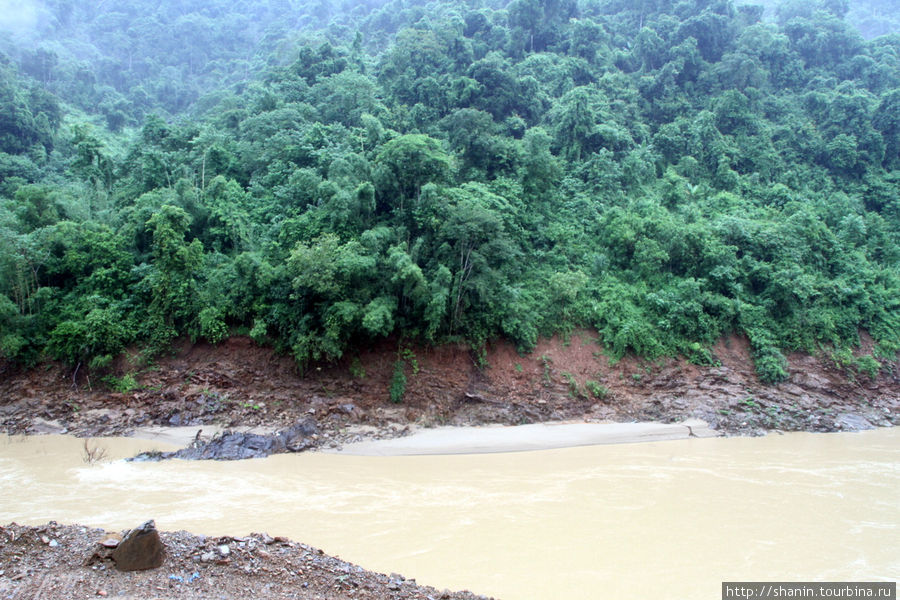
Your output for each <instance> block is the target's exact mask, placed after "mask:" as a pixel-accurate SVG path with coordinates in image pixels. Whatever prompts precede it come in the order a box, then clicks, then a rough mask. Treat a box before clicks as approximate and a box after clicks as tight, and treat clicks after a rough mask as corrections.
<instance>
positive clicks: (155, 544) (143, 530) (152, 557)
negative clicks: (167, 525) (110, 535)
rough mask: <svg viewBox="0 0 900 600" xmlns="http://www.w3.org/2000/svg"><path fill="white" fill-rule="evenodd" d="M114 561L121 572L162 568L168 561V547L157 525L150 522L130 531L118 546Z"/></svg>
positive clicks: (113, 554) (113, 556) (114, 552)
mask: <svg viewBox="0 0 900 600" xmlns="http://www.w3.org/2000/svg"><path fill="white" fill-rule="evenodd" d="M112 559H113V561H115V563H116V568H117V569H118V570H120V571H146V570H147V569H157V568H159V567H161V566H162V564H163V562H165V560H166V547H165V546H164V545H163V543H162V540H161V539H160V538H159V532H158V531H157V530H156V523H154V522H153V521H152V520H150V521H147V522H146V523H144V524H143V525H141V526H140V527H137V528H135V529H132V530H131V531H129V532H128V535H126V536H125V538H124V539H123V540H122V541H121V542H119V545H118V546H116V549H115V550H114V551H113V553H112Z"/></svg>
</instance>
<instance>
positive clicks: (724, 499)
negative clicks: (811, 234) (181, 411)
mask: <svg viewBox="0 0 900 600" xmlns="http://www.w3.org/2000/svg"><path fill="white" fill-rule="evenodd" d="M83 444H84V441H83V440H79V439H74V438H70V437H65V436H40V437H30V438H0V523H8V522H10V521H16V522H19V523H23V524H41V523H45V522H47V521H49V520H56V521H59V522H62V523H81V524H85V525H90V526H97V527H104V528H107V529H124V528H128V527H132V526H134V525H136V524H138V523H140V522H142V521H144V520H146V519H149V518H153V519H156V522H157V526H158V527H160V528H161V529H167V530H176V529H187V530H190V531H193V532H196V533H205V534H211V535H225V534H228V535H244V534H247V533H250V532H254V531H257V532H261V531H267V532H269V533H270V534H272V535H285V536H289V537H291V538H293V539H296V540H299V541H303V542H306V543H308V544H311V545H314V546H317V547H320V548H322V549H323V550H325V551H327V552H329V553H332V554H337V555H339V556H341V557H342V558H344V559H347V560H350V561H353V562H356V563H359V564H361V565H362V566H364V567H366V568H369V569H372V570H375V571H380V572H385V573H391V572H399V573H403V574H404V575H406V576H408V577H415V578H416V579H417V580H418V581H419V582H420V583H424V584H428V585H433V586H436V587H438V588H445V587H446V588H453V589H463V588H467V589H471V590H472V591H475V592H477V593H481V594H488V595H493V596H495V597H498V598H503V599H505V600H517V599H521V600H524V599H534V598H541V599H556V598H558V599H567V600H575V599H580V598H584V599H588V598H590V599H595V598H613V599H615V598H650V597H660V598H698V599H699V598H716V597H719V594H720V582H721V581H723V580H725V581H754V580H755V581H759V580H767V581H770V580H793V581H851V580H897V579H900V551H898V549H900V431H898V430H895V429H879V430H874V431H867V432H861V433H844V434H789V435H770V436H768V437H764V438H712V439H689V440H681V441H667V442H652V443H639V444H623V445H606V446H586V447H578V448H564V449H556V450H545V451H536V452H520V453H506V454H484V455H455V456H397V457H371V456H347V455H336V454H315V453H311V454H300V455H280V456H274V457H270V458H267V459H261V460H250V461H243V462H187V461H169V462H163V463H129V462H124V461H122V460H116V459H119V458H121V457H124V456H130V455H132V454H134V453H136V452H138V451H141V450H147V449H150V448H151V447H154V446H156V447H160V444H159V443H157V442H147V441H142V440H135V439H102V440H98V441H92V442H91V445H92V446H100V447H103V448H105V449H106V451H107V453H108V459H107V460H106V461H104V462H100V463H97V464H87V463H85V462H84V461H83V456H82V455H83Z"/></svg>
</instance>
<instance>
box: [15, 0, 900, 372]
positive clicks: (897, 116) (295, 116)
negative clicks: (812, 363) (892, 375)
mask: <svg viewBox="0 0 900 600" xmlns="http://www.w3.org/2000/svg"><path fill="white" fill-rule="evenodd" d="M20 4H21V6H25V5H26V4H27V5H28V6H29V7H31V8H30V9H29V10H31V9H33V11H32V12H22V13H18V14H22V15H25V16H24V17H23V18H22V19H19V20H18V21H17V22H15V23H13V22H12V21H10V20H7V21H0V51H2V54H0V357H3V358H5V359H9V360H13V361H18V362H22V363H26V364H31V363H34V362H36V361H38V360H41V359H43V358H53V359H59V360H63V361H66V362H68V363H69V364H71V365H72V366H73V367H75V366H78V365H83V367H82V368H91V369H97V370H102V369H103V368H104V366H106V365H108V364H109V362H110V361H111V360H112V358H113V356H114V355H115V354H117V353H118V352H120V351H121V350H122V349H124V348H126V347H128V346H130V345H138V346H140V347H141V348H143V349H145V350H146V352H147V354H148V355H152V354H153V353H154V352H160V351H163V350H165V349H166V348H167V347H168V346H169V345H170V344H171V342H172V341H173V340H174V339H176V338H177V337H179V336H190V337H192V338H195V339H198V338H202V339H206V340H209V341H211V342H214V343H215V342H218V341H221V340H222V339H224V338H225V337H227V336H228V335H232V334H237V333H242V334H248V335H250V336H252V337H253V338H254V339H256V340H257V341H259V342H260V343H267V344H272V345H274V346H276V347H278V348H280V349H282V350H284V351H286V352H290V353H292V354H293V355H294V356H295V357H296V359H297V361H298V362H299V363H300V364H308V363H310V362H311V361H318V360H332V359H337V358H339V357H341V356H342V355H344V354H345V353H347V352H352V351H353V349H354V348H356V347H358V346H359V345H361V344H363V345H364V344H369V343H371V342H372V341H374V340H378V339H382V338H385V337H390V338H393V339H398V340H400V341H399V342H398V343H401V342H402V341H403V340H415V341H418V342H423V343H441V342H446V341H465V342H467V343H469V344H471V346H472V347H473V349H474V350H475V351H476V352H477V351H478V349H479V348H481V347H482V346H483V344H484V343H485V342H486V341H487V340H490V339H492V338H495V337H504V338H507V339H510V340H512V341H513V342H515V343H516V344H517V345H518V347H519V348H520V349H521V350H523V351H526V350H528V349H530V348H532V347H533V346H534V344H535V343H536V341H537V339H538V337H539V336H541V335H549V334H553V333H557V332H563V333H565V332H568V331H571V330H572V329H574V328H576V327H594V328H596V329H597V330H598V331H599V332H600V337H601V343H602V344H603V346H604V348H605V349H606V351H607V352H608V353H609V354H610V355H612V356H613V357H621V356H622V355H623V354H625V353H626V352H635V353H637V354H639V355H641V356H645V357H648V358H656V357H660V356H665V355H673V354H683V355H686V356H688V357H689V358H690V359H691V360H693V361H695V362H698V363H710V362H712V361H714V360H715V357H714V356H712V355H711V354H710V352H709V350H708V348H709V347H710V345H711V344H712V343H714V342H715V340H717V339H718V338H719V337H721V336H722V335H726V334H728V333H732V332H736V333H739V334H743V335H746V336H747V337H748V338H749V340H750V342H751V345H752V348H753V351H754V358H755V360H756V366H757V371H758V373H759V375H760V377H761V378H762V379H763V380H765V381H778V380H781V379H783V378H784V377H786V375H787V373H786V369H785V367H786V363H785V359H784V354H783V353H784V352H785V351H790V350H802V351H806V352H828V353H830V354H831V355H832V356H833V357H835V360H837V361H838V362H840V363H841V364H845V363H847V362H848V361H849V362H853V361H854V360H855V361H856V363H854V364H857V365H862V366H863V367H865V368H867V369H871V368H872V365H873V362H874V361H872V360H871V357H870V358H869V361H868V362H866V361H862V362H860V361H859V359H852V357H851V354H850V352H849V350H850V349H851V348H853V347H855V346H856V345H858V343H859V332H860V330H865V331H867V332H868V333H869V334H870V335H871V336H872V337H873V338H874V340H875V342H876V355H877V356H888V355H892V354H894V353H896V352H897V351H898V350H900V239H898V234H900V35H898V34H897V33H888V32H886V31H883V30H882V29H883V26H891V27H893V25H891V24H892V23H894V24H895V23H896V22H895V21H891V20H890V19H891V18H893V17H892V15H890V14H887V11H888V9H889V8H890V7H888V6H887V4H889V3H888V2H887V1H886V0H870V1H869V2H859V3H858V4H853V5H851V4H848V3H847V2H844V1H842V0H786V1H784V2H781V3H778V4H775V5H774V6H766V7H763V6H758V5H748V4H740V5H736V4H734V3H732V2H731V1H730V0H678V1H675V0H639V1H634V0H627V1H626V0H581V1H575V0H553V1H544V2H538V1H536V0H513V1H512V2H508V3H507V2H503V1H500V0H495V1H488V0H485V1H479V0H469V1H463V0H456V1H451V0H446V1H435V2H429V3H427V4H426V3H421V2H412V1H407V0H392V1H388V2H383V1H377V2H369V3H360V2H349V1H348V2H327V1H326V2H298V1H295V0H251V1H249V2H243V3H239V4H235V3H233V2H224V1H221V0H207V1H205V2H197V1H194V0H182V1H179V2H173V1H164V0H159V1H157V2H145V1H141V2H138V1H136V0H135V1H131V2H129V1H120V2H115V3H109V4H107V3H106V2H99V3H82V2H75V1H73V0H45V1H43V2H36V3H20ZM0 7H2V6H0ZM4 12H5V11H4ZM32 14H33V15H36V16H35V18H33V19H32V18H31V17H30V16H29V15H32ZM872 15H876V16H877V18H876V17H873V19H874V21H873V20H872V19H869V17H871V16H872ZM882 16H886V17H887V18H886V19H882V18H881V17H882ZM866 19H869V21H867V20H866ZM870 21H871V23H870ZM875 21H877V22H878V23H880V24H881V25H878V26H876V25H874V24H872V23H874V22H875ZM866 23H870V24H869V25H866ZM885 24H887V25H885ZM856 26H858V27H859V28H860V29H857V28H856ZM879 27H881V28H882V29H879ZM861 31H862V32H863V33H864V34H865V35H862V34H861V33H860V32H861ZM892 31H896V29H892ZM882 34H885V35H882ZM875 368H877V366H876V367H875Z"/></svg>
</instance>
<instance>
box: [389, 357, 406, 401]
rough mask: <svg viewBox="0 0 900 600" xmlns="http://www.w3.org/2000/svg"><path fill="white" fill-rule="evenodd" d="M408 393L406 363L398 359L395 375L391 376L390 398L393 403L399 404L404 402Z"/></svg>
mask: <svg viewBox="0 0 900 600" xmlns="http://www.w3.org/2000/svg"><path fill="white" fill-rule="evenodd" d="M405 393H406V362H405V361H404V360H403V359H397V360H396V361H395V362H394V374H393V375H392V376H391V387H390V397H391V402H393V403H395V404H398V403H400V402H403V395H404V394H405Z"/></svg>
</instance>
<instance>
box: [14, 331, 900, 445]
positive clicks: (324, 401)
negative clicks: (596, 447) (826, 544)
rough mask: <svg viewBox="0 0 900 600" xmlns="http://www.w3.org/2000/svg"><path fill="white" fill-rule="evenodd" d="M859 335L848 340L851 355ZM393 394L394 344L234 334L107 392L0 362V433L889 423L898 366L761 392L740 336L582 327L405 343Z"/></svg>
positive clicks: (95, 383) (752, 430)
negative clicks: (614, 354) (478, 350)
mask: <svg viewBox="0 0 900 600" xmlns="http://www.w3.org/2000/svg"><path fill="white" fill-rule="evenodd" d="M865 343H866V341H865V340H864V350H865ZM405 348H406V350H405V351H404V352H403V354H402V355H403V356H404V357H405V373H406V376H407V384H406V389H405V394H404V397H403V401H402V402H401V403H396V404H395V403H392V402H391V401H390V399H389V398H390V393H389V389H390V384H391V377H392V375H393V372H394V364H395V362H396V361H397V360H398V356H400V354H398V345H397V342H396V341H385V342H380V343H379V344H377V345H375V346H373V347H370V348H359V349H358V351H357V352H356V353H353V354H351V355H347V356H345V357H344V358H343V359H342V360H341V361H339V362H338V363H335V364H322V365H317V366H313V367H310V368H308V369H307V371H306V372H305V373H302V372H301V371H300V370H299V369H298V367H297V365H296V364H295V363H294V361H293V360H292V359H291V358H290V357H287V356H282V355H279V354H277V353H275V352H274V351H273V350H272V349H271V348H265V347H260V346H257V345H256V344H255V343H254V342H253V341H252V340H250V339H249V338H245V337H235V338H231V339H229V340H227V341H225V342H223V343H222V344H220V345H218V346H212V345H209V344H205V343H198V344H190V343H187V342H184V343H182V345H181V346H179V347H178V348H176V349H175V350H174V351H173V353H172V354H171V355H170V356H166V357H162V358H160V359H158V360H157V361H156V362H155V363H154V364H152V365H139V364H138V361H136V360H135V359H134V357H132V358H127V357H122V358H121V359H120V360H119V361H118V362H117V364H116V366H115V368H114V372H113V374H114V375H115V376H117V377H119V378H123V377H126V378H127V377H133V378H134V379H133V386H132V389H130V390H129V391H127V392H112V391H110V390H109V387H108V384H104V383H103V382H102V381H101V380H100V375H99V374H97V373H94V374H92V375H90V374H87V373H85V372H84V370H81V372H79V373H78V374H77V379H75V380H73V373H72V372H71V370H68V369H66V368H64V367H62V366H60V365H56V364H47V365H44V366H41V367H38V368H36V369H32V370H30V371H18V370H15V369H13V368H11V367H10V366H8V365H7V366H6V367H2V366H0V379H2V382H0V428H2V430H3V431H6V432H9V433H24V432H28V433H40V432H50V431H60V430H62V429H65V430H66V431H69V432H73V433H76V434H78V435H83V436H96V435H111V434H121V433H125V432H128V431H129V430H131V429H133V428H135V427H139V426H145V425H154V424H155V425H192V426H198V427H199V426H202V425H205V424H214V423H215V424H219V425H222V426H226V427H237V426H267V427H272V428H281V427H286V426H289V425H292V424H294V423H297V422H298V421H299V420H301V419H305V418H309V417H312V418H314V419H315V420H316V421H317V423H318V426H319V430H320V433H319V435H318V436H317V443H318V445H322V444H335V443H340V442H342V441H347V440H349V439H355V438H356V437H359V436H362V437H382V436H395V435H401V434H402V433H403V432H404V431H405V430H406V429H407V427H409V426H410V425H418V426H432V425H448V424H451V425H452V424H460V425H461V424H482V423H503V424H520V423H531V422H538V421H551V420H567V419H576V420H587V421H602V420H609V421H640V420H661V421H667V422H670V421H677V420H681V419H685V418H701V419H704V420H706V421H708V422H709V423H710V424H711V425H712V426H713V427H715V428H718V429H719V430H721V431H723V432H727V433H744V434H756V433H761V432H764V431H766V430H772V429H778V430H785V431H792V430H808V431H834V430H841V429H859V428H866V427H869V426H872V425H892V424H895V423H896V422H897V420H898V411H900V362H895V363H892V364H887V365H885V366H884V368H883V369H882V371H881V373H880V374H879V375H878V376H877V377H876V378H874V379H872V378H870V377H868V376H867V375H862V374H854V373H852V372H850V371H848V370H842V369H840V368H838V367H837V366H835V364H834V362H833V361H832V360H830V359H828V358H825V357H812V356H807V355H800V354H797V355H791V356H789V357H788V361H789V368H790V378H789V380H788V381H786V382H784V383H781V384H778V385H775V386H767V385H763V384H761V383H760V382H759V381H758V380H757V378H756V376H755V374H754V371H753V364H752V360H751V358H750V351H749V345H748V343H747V341H746V340H745V339H743V338H740V337H729V338H725V339H723V340H721V341H720V342H719V343H718V344H717V345H716V346H715V347H714V348H713V349H712V352H713V355H714V358H715V361H716V362H715V364H714V366H696V365H693V364H690V363H689V362H687V361H686V360H684V359H681V358H679V359H665V360H660V361H655V362H649V361H644V360H639V359H636V358H633V357H626V358H624V359H622V360H621V361H618V362H614V361H610V360H609V358H608V357H607V356H606V355H605V354H604V353H603V349H602V348H601V347H600V346H598V345H597V343H596V334H594V333H593V332H590V331H578V332H576V333H574V334H573V335H572V336H570V337H569V338H568V339H562V338H559V337H554V338H552V339H546V340H542V341H541V342H540V343H539V344H538V346H537V348H536V349H535V350H534V352H532V353H531V354H529V355H527V356H520V355H519V354H517V353H516V351H515V349H514V348H513V347H512V346H511V345H510V344H507V343H504V342H497V343H493V344H491V345H489V347H488V348H487V349H486V352H485V354H484V356H483V358H484V361H483V366H482V367H479V366H478V365H477V364H476V360H475V356H474V355H473V353H472V352H471V350H470V349H469V348H468V347H465V346H461V345H445V346H440V347H405Z"/></svg>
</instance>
